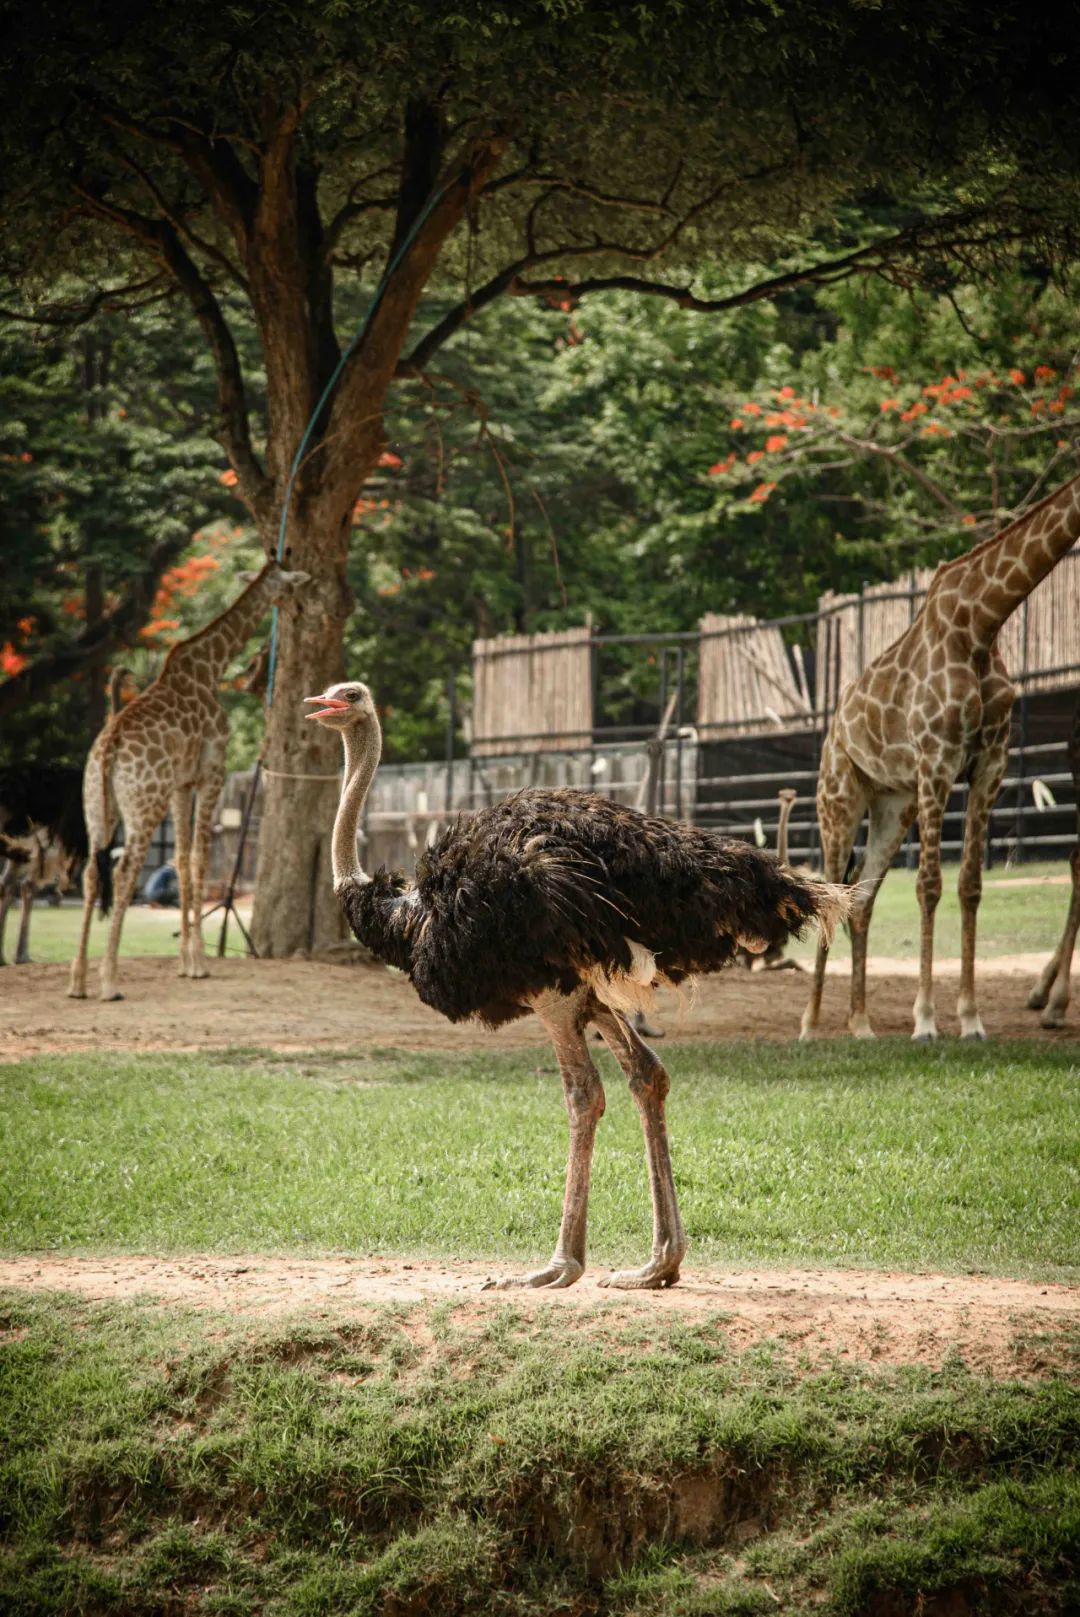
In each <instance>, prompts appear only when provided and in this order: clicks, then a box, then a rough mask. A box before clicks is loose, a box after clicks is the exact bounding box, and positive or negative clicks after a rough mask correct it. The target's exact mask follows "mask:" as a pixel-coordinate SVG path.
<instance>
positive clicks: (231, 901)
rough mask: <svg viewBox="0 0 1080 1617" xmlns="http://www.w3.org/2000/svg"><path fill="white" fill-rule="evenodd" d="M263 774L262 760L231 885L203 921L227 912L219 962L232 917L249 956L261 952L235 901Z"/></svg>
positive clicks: (250, 789) (242, 824)
mask: <svg viewBox="0 0 1080 1617" xmlns="http://www.w3.org/2000/svg"><path fill="white" fill-rule="evenodd" d="M261 773H262V759H261V758H260V759H258V761H257V762H256V764H255V773H254V774H253V775H252V777H251V785H250V786H249V787H248V794H247V801H246V802H245V804H244V816H243V819H242V820H241V821H240V840H239V841H238V842H237V844H236V858H235V859H234V860H233V867H232V874H231V875H230V876H229V884H228V886H227V887H226V889H225V892H224V894H223V896H222V897H221V898H219V899H218V901H217V903H216V904H215V905H214V906H213V908H212V909H208V910H207V912H206V914H205V915H204V916H203V920H204V921H208V920H209V919H210V917H211V915H214V914H215V913H216V912H217V911H218V910H224V912H225V913H224V914H223V915H222V917H221V933H220V935H219V937H218V946H217V953H218V959H219V960H220V959H221V957H222V956H223V955H224V953H225V939H226V936H227V934H228V931H229V916H230V915H231V916H232V917H233V919H234V920H235V921H236V924H237V926H238V927H239V928H240V931H241V932H242V933H243V936H244V942H245V943H246V944H247V950H248V954H250V955H254V956H255V958H256V959H258V956H259V951H258V950H257V949H256V947H255V945H254V944H253V943H252V941H251V934H250V932H249V931H248V929H247V927H246V926H245V925H244V923H243V921H242V920H241V919H240V912H239V910H238V909H237V907H236V902H235V900H236V885H237V883H238V881H239V880H240V866H241V864H242V862H243V858H244V846H245V844H246V842H247V834H248V827H249V826H250V824H251V811H252V809H253V808H254V807H255V793H256V792H257V791H258V789H259V776H260V775H261Z"/></svg>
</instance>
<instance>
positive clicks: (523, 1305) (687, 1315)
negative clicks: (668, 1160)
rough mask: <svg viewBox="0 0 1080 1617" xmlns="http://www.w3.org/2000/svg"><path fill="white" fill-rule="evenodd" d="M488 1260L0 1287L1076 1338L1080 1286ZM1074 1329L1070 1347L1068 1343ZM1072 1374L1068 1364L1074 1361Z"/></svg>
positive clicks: (602, 1321)
mask: <svg viewBox="0 0 1080 1617" xmlns="http://www.w3.org/2000/svg"><path fill="white" fill-rule="evenodd" d="M491 1274H492V1271H491V1269H490V1267H485V1266H483V1265H480V1264H476V1263H461V1264H454V1265H453V1266H452V1267H451V1266H448V1265H446V1264H432V1263H422V1262H419V1261H415V1262H412V1263H406V1262H402V1261H401V1260H399V1259H384V1258H374V1257H360V1258H321V1259H320V1258H312V1259H300V1258H297V1259H280V1258H271V1257H243V1258H220V1257H201V1256H188V1257H183V1258H153V1257H137V1256H130V1255H126V1256H118V1257H108V1258H77V1257H53V1256H48V1255H45V1256H39V1257H35V1256H29V1257H20V1258H8V1259H4V1260H0V1287H14V1288H18V1289H27V1290H53V1291H66V1292H73V1293H76V1294H77V1295H80V1296H83V1297H86V1298H91V1299H97V1300H108V1301H116V1300H119V1299H131V1298H136V1297H137V1298H140V1299H142V1300H144V1301H150V1302H151V1303H157V1304H158V1305H159V1306H161V1307H168V1306H170V1305H173V1304H185V1305H188V1306H192V1307H195V1308H200V1309H227V1310H230V1311H233V1310H234V1311H237V1312H240V1313H251V1314H256V1315H263V1316H266V1315H273V1314H294V1313H303V1314H304V1315H305V1316H306V1317H308V1318H312V1317H327V1316H333V1317H341V1316H342V1315H343V1314H344V1315H348V1314H349V1313H355V1312H356V1311H357V1310H358V1309H360V1308H366V1307H370V1306H371V1305H373V1304H376V1305H377V1304H385V1303H406V1304H408V1303H416V1302H425V1301H426V1302H444V1303H445V1302H449V1303H451V1304H453V1305H454V1307H455V1312H456V1313H457V1314H459V1315H460V1317H461V1319H463V1320H468V1319H480V1320H481V1321H482V1320H483V1318H485V1317H486V1316H487V1315H488V1314H489V1313H490V1310H491V1309H493V1308H501V1307H505V1306H506V1305H507V1304H510V1305H512V1306H513V1307H514V1308H515V1309H518V1310H519V1311H523V1312H526V1313H531V1312H534V1311H537V1310H544V1309H553V1310H556V1309H557V1310H561V1311H567V1310H569V1311H570V1313H571V1314H572V1315H573V1316H575V1317H579V1316H581V1315H582V1314H583V1313H584V1314H585V1316H586V1318H585V1320H583V1321H582V1323H583V1324H586V1325H587V1327H588V1328H590V1329H594V1330H596V1331H598V1332H600V1333H603V1332H605V1331H607V1330H609V1329H610V1328H611V1327H614V1326H620V1325H622V1324H624V1323H625V1322H626V1321H627V1320H628V1319H630V1320H632V1319H633V1318H635V1317H636V1318H638V1319H640V1320H641V1321H642V1323H643V1324H649V1325H655V1324H656V1322H657V1320H658V1319H660V1318H662V1319H664V1320H672V1321H677V1322H680V1323H689V1322H691V1321H701V1320H706V1319H716V1320H717V1322H718V1329H721V1330H722V1331H723V1334H724V1336H725V1337H726V1338H727V1339H728V1340H729V1341H730V1342H731V1344H732V1346H733V1347H744V1346H747V1345H748V1344H750V1343H753V1342H756V1341H761V1340H763V1339H764V1338H780V1339H782V1340H784V1341H786V1342H787V1343H788V1344H789V1345H792V1346H797V1347H799V1348H800V1349H802V1350H804V1351H805V1352H806V1354H807V1355H808V1356H809V1358H810V1359H811V1360H815V1359H818V1358H820V1357H821V1356H822V1355H824V1354H828V1353H837V1352H838V1353H842V1354H850V1355H851V1356H852V1358H853V1359H863V1360H872V1361H875V1362H882V1363H904V1364H914V1363H923V1364H932V1365H939V1364H940V1363H942V1361H943V1360H944V1359H945V1358H946V1357H948V1356H949V1355H950V1354H955V1353H959V1354H960V1355H961V1356H962V1357H963V1359H964V1360H965V1362H966V1363H967V1364H968V1365H969V1366H970V1367H971V1368H972V1369H978V1370H981V1371H983V1372H986V1373H988V1374H996V1375H1017V1374H1025V1375H1031V1374H1037V1373H1039V1372H1040V1371H1045V1370H1047V1369H1050V1368H1054V1367H1057V1366H1061V1367H1064V1366H1067V1365H1068V1363H1069V1361H1070V1354H1072V1355H1075V1351H1076V1343H1077V1333H1078V1332H1080V1287H1069V1286H1060V1285H1050V1284H1046V1285H1039V1284H1030V1283H1028V1282H1025V1281H1020V1280H1000V1279H991V1278H987V1277H982V1276H972V1275H959V1276H946V1275H905V1274H887V1273H882V1274H878V1273H873V1272H869V1271H865V1272H864V1271H860V1270H821V1269H790V1270H760V1269H759V1270H755V1271H753V1272H749V1273H731V1272H725V1271H719V1270H694V1269H690V1270H688V1271H687V1272H686V1273H684V1276H683V1279H682V1281H681V1282H680V1284H679V1285H678V1286H676V1287H674V1288H673V1289H672V1290H671V1291H665V1292H655V1291H653V1292H618V1293H615V1292H610V1291H607V1290H605V1289H603V1288H602V1287H601V1286H600V1285H599V1284H598V1281H599V1279H600V1278H602V1274H603V1271H596V1273H595V1274H588V1275H586V1276H584V1278H583V1279H582V1280H581V1281H579V1283H578V1284H577V1285H576V1286H574V1287H571V1288H570V1289H569V1290H567V1291H558V1292H535V1291H527V1290H514V1291H510V1292H507V1291H495V1290H487V1291H486V1290H484V1289H483V1283H484V1280H485V1279H486V1278H488V1277H489V1276H490V1275H491ZM1070 1337H1071V1341H1070ZM1073 1367H1074V1368H1075V1363H1074V1364H1073Z"/></svg>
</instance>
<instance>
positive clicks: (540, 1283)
mask: <svg viewBox="0 0 1080 1617" xmlns="http://www.w3.org/2000/svg"><path fill="white" fill-rule="evenodd" d="M584 1273H585V1265H584V1264H583V1263H578V1262H577V1261H576V1259H574V1258H552V1260H551V1262H550V1263H549V1264H548V1266H547V1268H546V1269H534V1270H532V1272H531V1273H530V1274H524V1275H506V1276H504V1277H503V1278H502V1279H501V1280H485V1281H484V1284H483V1285H482V1286H481V1287H480V1290H481V1291H518V1290H521V1289H522V1288H531V1289H533V1290H538V1289H539V1288H541V1287H546V1288H547V1290H549V1291H559V1290H561V1289H563V1288H564V1287H566V1286H572V1285H573V1284H574V1281H575V1280H580V1279H581V1277H582V1275H583V1274H584Z"/></svg>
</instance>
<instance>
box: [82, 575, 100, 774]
mask: <svg viewBox="0 0 1080 1617" xmlns="http://www.w3.org/2000/svg"><path fill="white" fill-rule="evenodd" d="M84 576H85V586H84V595H83V601H84V607H85V611H84V616H85V619H86V627H87V628H88V629H96V628H97V627H98V625H99V624H100V622H101V619H102V615H103V613H104V610H105V588H104V583H103V580H102V575H101V565H100V563H99V562H94V561H90V562H87V564H86V572H85V575H84ZM104 723H105V665H104V664H103V663H91V664H90V666H89V667H88V668H87V670H86V729H87V735H88V738H89V739H88V741H87V746H88V747H89V746H91V745H92V744H93V742H94V740H95V738H96V736H97V734H98V731H99V730H100V729H101V727H102V725H103V724H104Z"/></svg>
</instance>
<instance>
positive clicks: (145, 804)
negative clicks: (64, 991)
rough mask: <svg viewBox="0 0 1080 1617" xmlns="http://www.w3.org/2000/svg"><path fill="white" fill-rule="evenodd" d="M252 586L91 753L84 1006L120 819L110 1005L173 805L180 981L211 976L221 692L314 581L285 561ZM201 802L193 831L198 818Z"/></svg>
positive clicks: (108, 962) (109, 951)
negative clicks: (206, 917) (147, 864)
mask: <svg viewBox="0 0 1080 1617" xmlns="http://www.w3.org/2000/svg"><path fill="white" fill-rule="evenodd" d="M250 577H251V581H250V583H249V584H248V586H247V588H246V589H245V590H244V592H243V594H242V595H240V596H239V597H238V598H237V599H236V600H235V601H234V602H233V604H232V605H231V606H230V607H228V608H227V609H226V610H225V611H224V612H222V613H221V614H220V615H219V616H218V617H216V618H215V619H214V620H213V622H212V623H209V624H208V625H207V626H206V628H205V629H201V630H200V631H199V633H198V634H193V635H191V636H190V637H189V638H188V639H187V640H181V641H180V642H179V644H177V645H175V646H173V648H172V650H171V651H170V652H169V654H168V656H167V657H166V659H165V664H164V667H163V668H162V670H161V673H160V674H159V675H158V677H157V679H155V680H154V682H153V683H152V684H151V685H148V686H147V688H146V690H145V691H143V692H142V694H141V695H140V696H137V697H136V698H135V700H134V701H133V702H131V703H130V705H129V706H128V707H126V708H124V709H123V710H122V711H121V712H120V713H118V714H117V715H116V717H115V718H114V719H113V720H112V721H111V722H110V723H109V724H108V725H107V726H106V727H105V729H104V730H103V731H102V733H101V735H100V736H99V737H98V739H97V740H96V741H95V743H94V745H93V747H92V748H91V751H90V756H89V758H88V759H87V761H86V771H85V774H84V776H83V808H84V811H85V814H86V827H87V832H88V834H89V839H90V857H89V859H88V860H87V864H86V875H85V878H84V883H83V917H82V931H81V933H80V935H79V947H78V952H77V953H76V956H75V959H74V960H73V961H72V963H71V982H70V985H69V987H68V993H69V994H70V995H71V996H72V997H73V998H75V999H85V998H86V946H87V940H88V937H89V933H90V920H91V916H92V915H93V910H94V903H95V900H96V899H97V898H98V896H99V893H100V896H101V907H102V913H103V914H105V913H108V909H109V896H110V889H111V887H112V885H113V881H112V868H111V864H110V855H109V851H108V850H109V843H110V841H111V840H112V832H113V829H114V827H115V825H116V821H117V818H120V819H122V820H123V822H124V852H123V855H122V856H121V858H120V861H119V864H118V865H117V869H116V884H115V885H116V893H115V902H114V904H113V909H112V921H111V924H110V927H109V940H108V944H107V945H106V951H105V958H104V960H103V961H102V963H101V998H102V999H122V998H123V995H122V994H121V993H120V991H119V989H118V988H117V985H116V976H117V954H118V951H119V948H120V933H121V930H122V928H123V925H124V915H125V913H126V911H127V907H128V905H129V904H130V902H131V898H132V894H133V893H134V891H135V883H136V882H137V881H138V879H139V872H140V871H141V870H142V867H143V861H144V860H145V858H146V852H147V849H148V848H149V846H150V838H151V837H152V836H153V834H154V829H155V827H156V826H158V825H159V824H160V823H161V821H162V820H163V819H164V817H165V813H166V811H167V809H168V808H169V805H170V802H171V804H172V813H173V825H174V827H175V830H176V867H177V874H178V876H179V881H180V976H181V977H205V976H206V975H207V969H206V954H205V951H204V948H203V940H202V894H203V880H204V877H205V874H206V860H207V853H208V851H209V847H210V827H211V820H212V816H213V813H214V809H215V807H216V805H217V800H218V798H219V797H220V795H221V788H222V786H223V785H224V782H225V751H226V748H227V746H228V740H229V723H228V719H227V718H226V716H225V710H224V709H223V708H222V706H221V703H220V702H219V700H218V694H217V689H218V684H219V681H220V680H221V676H222V675H223V673H224V672H225V668H226V666H227V664H228V663H229V662H230V661H231V660H232V659H233V657H235V656H236V654H237V652H238V651H240V650H241V648H242V647H243V646H244V645H246V643H247V642H248V640H250V638H251V636H252V635H253V634H254V632H255V630H256V629H257V628H258V625H259V623H260V622H261V621H262V619H263V617H264V616H265V615H266V613H267V611H268V610H269V608H270V607H271V606H277V605H282V604H284V602H286V601H288V600H290V599H291V598H292V597H293V596H295V595H296V593H297V592H298V591H299V590H300V589H302V588H303V586H304V585H305V584H306V583H307V582H308V579H309V577H310V574H308V573H289V572H285V571H284V569H283V568H281V567H280V566H279V565H278V563H277V562H276V561H268V562H267V564H266V566H265V567H264V568H263V569H262V571H261V572H259V573H257V574H254V575H250ZM196 796H197V802H196V807H195V825H194V833H193V832H192V820H191V810H192V802H193V800H195V799H196ZM193 845H194V853H193V851H192V850H193ZM192 909H194V919H192Z"/></svg>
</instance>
